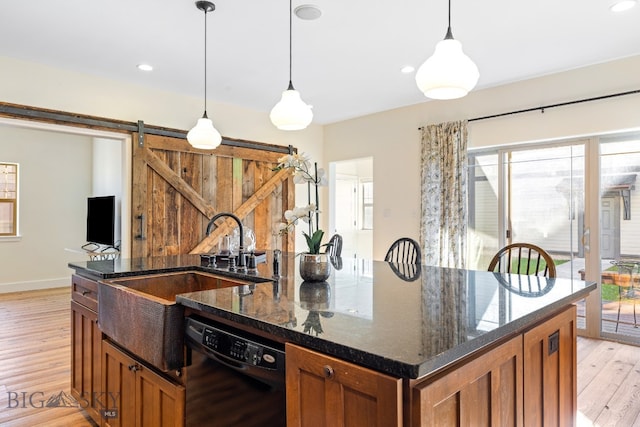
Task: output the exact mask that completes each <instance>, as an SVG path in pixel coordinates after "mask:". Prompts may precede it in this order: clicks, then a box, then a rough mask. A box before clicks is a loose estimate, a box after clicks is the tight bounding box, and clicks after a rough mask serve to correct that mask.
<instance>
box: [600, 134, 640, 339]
mask: <svg viewBox="0 0 640 427" xmlns="http://www.w3.org/2000/svg"><path fill="white" fill-rule="evenodd" d="M639 173H640V135H638V134H629V135H620V136H611V137H606V138H601V142H600V204H601V206H600V259H601V263H602V273H601V283H602V285H601V306H602V313H601V319H602V320H601V331H602V336H605V337H609V338H616V339H622V340H625V341H633V342H636V343H638V342H640V328H639V327H640V305H639V304H638V303H640V286H639V282H640V271H639V270H638V269H639V266H640V195H639V194H638V191H636V179H637V176H638V174H639Z"/></svg>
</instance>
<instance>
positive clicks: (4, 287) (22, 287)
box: [0, 276, 71, 294]
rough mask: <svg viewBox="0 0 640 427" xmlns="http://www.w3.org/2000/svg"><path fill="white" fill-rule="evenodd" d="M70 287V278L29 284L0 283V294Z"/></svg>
mask: <svg viewBox="0 0 640 427" xmlns="http://www.w3.org/2000/svg"><path fill="white" fill-rule="evenodd" d="M69 286H71V277H70V276H68V277H61V278H59V279H45V280H34V281H31V282H14V283H0V294H7V293H9V292H24V291H36V290H39V289H50V288H62V287H69Z"/></svg>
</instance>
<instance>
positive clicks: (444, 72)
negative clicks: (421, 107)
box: [416, 38, 480, 99]
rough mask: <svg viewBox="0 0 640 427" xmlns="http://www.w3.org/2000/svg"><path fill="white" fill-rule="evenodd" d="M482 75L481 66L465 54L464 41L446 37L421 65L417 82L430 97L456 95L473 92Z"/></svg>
mask: <svg viewBox="0 0 640 427" xmlns="http://www.w3.org/2000/svg"><path fill="white" fill-rule="evenodd" d="M479 77H480V73H479V72H478V67H477V66H476V64H474V62H473V61H472V60H471V58H469V57H468V56H467V55H465V54H464V52H463V51H462V44H461V43H460V42H459V41H458V40H455V39H453V38H445V39H444V40H442V41H440V42H438V44H437V45H436V49H435V52H434V53H433V55H432V56H431V57H430V58H429V59H427V60H426V61H425V62H424V64H422V66H420V68H418V72H417V73H416V83H417V85H418V88H419V89H420V90H421V91H422V92H423V93H424V94H425V96H427V97H428V98H432V99H455V98H461V97H463V96H465V95H466V94H467V93H469V91H470V90H472V89H473V88H474V87H475V85H476V83H478V78H479Z"/></svg>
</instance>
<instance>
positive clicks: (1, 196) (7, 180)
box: [0, 163, 18, 236]
mask: <svg viewBox="0 0 640 427" xmlns="http://www.w3.org/2000/svg"><path fill="white" fill-rule="evenodd" d="M17 235H18V164H17V163H0V236H17Z"/></svg>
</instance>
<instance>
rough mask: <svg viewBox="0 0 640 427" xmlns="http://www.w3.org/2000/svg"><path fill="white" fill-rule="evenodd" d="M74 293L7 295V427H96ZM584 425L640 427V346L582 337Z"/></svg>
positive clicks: (1, 390) (1, 360) (1, 421)
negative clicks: (82, 378) (79, 352)
mask: <svg viewBox="0 0 640 427" xmlns="http://www.w3.org/2000/svg"><path fill="white" fill-rule="evenodd" d="M69 299H70V291H69V289H66V288H61V289H51V290H43V291H33V292H19V293H13V294H0V425H1V426H3V427H9V426H11V427H14V426H47V427H51V426H53V427H57V426H60V427H62V426H65V427H66V426H93V425H94V424H93V423H92V422H91V421H90V420H89V419H88V417H86V416H85V414H84V412H83V411H82V410H80V409H78V408H61V407H44V405H46V401H47V400H48V399H49V397H51V396H56V395H58V394H60V392H64V393H66V394H67V395H70V383H69V377H70V366H69V365H70V324H69V319H70V315H69ZM578 409H579V414H578V422H577V425H578V427H583V426H621V427H630V426H639V427H640V348H639V347H634V346H629V345H624V344H619V343H614V342H609V341H600V340H593V339H587V338H579V339H578Z"/></svg>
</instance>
